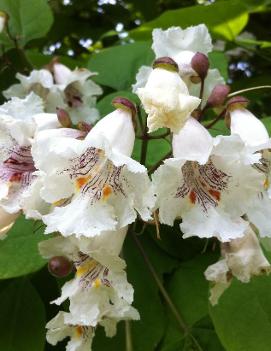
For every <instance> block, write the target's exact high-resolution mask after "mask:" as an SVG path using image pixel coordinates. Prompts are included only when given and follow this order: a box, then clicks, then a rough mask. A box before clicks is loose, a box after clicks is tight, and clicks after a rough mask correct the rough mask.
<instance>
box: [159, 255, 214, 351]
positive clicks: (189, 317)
mask: <svg viewBox="0 0 271 351" xmlns="http://www.w3.org/2000/svg"><path fill="white" fill-rule="evenodd" d="M215 260H216V255H214V254H212V253H211V254H209V255H207V254H206V253H205V254H203V255H200V256H197V257H196V258H194V259H193V260H190V261H187V262H184V263H181V264H180V266H179V268H178V269H177V270H176V271H175V272H174V274H173V276H172V277H171V278H170V279H169V282H168V284H167V286H166V289H167V291H168V293H169V295H170V297H171V299H172V302H173V303H174V305H175V306H176V308H177V310H178V311H179V313H180V315H181V316H182V319H183V320H184V322H185V324H186V325H187V326H188V327H192V326H194V325H195V324H196V323H197V322H199V321H200V320H201V319H202V318H204V317H205V316H206V315H208V283H207V281H206V279H205V277H204V274H203V273H204V271H205V269H206V268H207V267H208V266H209V265H210V264H212V263H213V262H214V261H215ZM167 314H168V320H169V323H168V325H167V330H166V334H165V337H164V340H163V344H162V349H161V351H175V350H179V349H180V350H182V345H183V343H184V334H183V333H182V332H181V331H180V328H179V326H178V325H177V323H176V321H175V320H174V319H173V318H172V316H171V315H170V313H169V311H167ZM195 328H196V326H195ZM192 332H193V331H192ZM196 332H198V331H196ZM193 335H194V332H193ZM195 337H196V336H195ZM196 339H197V338H196ZM190 343H191V338H190V337H188V339H187V340H185V347H186V349H185V350H188V345H190ZM192 345H193V343H192ZM189 350H190V349H189ZM191 350H194V349H192V348H191ZM195 350H196V349H195ZM204 350H205V349H204ZM206 350H207V349H206ZM208 350H209V349H208Z"/></svg>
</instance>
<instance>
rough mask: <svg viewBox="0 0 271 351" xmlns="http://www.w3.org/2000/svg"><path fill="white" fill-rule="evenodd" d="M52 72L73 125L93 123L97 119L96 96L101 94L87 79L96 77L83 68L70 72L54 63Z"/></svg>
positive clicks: (98, 87) (99, 89)
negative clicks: (83, 122)
mask: <svg viewBox="0 0 271 351" xmlns="http://www.w3.org/2000/svg"><path fill="white" fill-rule="evenodd" d="M53 72H54V77H55V81H56V84H57V86H58V88H59V89H60V91H61V92H62V95H63V101H64V103H65V105H62V106H58V107H61V108H65V109H66V110H67V112H68V113H69V115H70V117H71V119H72V121H73V123H74V124H77V123H78V122H80V121H85V122H88V123H93V122H95V121H96V120H97V119H98V118H99V112H98V110H97V109H96V108H95V105H96V96H98V95H101V94H102V92H103V91H102V89H101V87H100V86H99V85H97V84H96V83H94V82H93V81H92V80H90V79H89V78H90V77H92V76H94V75H96V73H94V72H90V71H89V70H87V69H84V68H79V69H78V68H77V69H75V70H73V71H71V70H70V69H69V68H68V67H66V66H64V65H62V64H59V63H55V64H54V66H53Z"/></svg>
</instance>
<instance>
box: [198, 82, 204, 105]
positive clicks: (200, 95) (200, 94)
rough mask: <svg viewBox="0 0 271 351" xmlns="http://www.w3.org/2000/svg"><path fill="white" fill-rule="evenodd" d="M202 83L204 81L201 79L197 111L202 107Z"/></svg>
mask: <svg viewBox="0 0 271 351" xmlns="http://www.w3.org/2000/svg"><path fill="white" fill-rule="evenodd" d="M204 82H205V79H201V82H200V92H199V98H200V99H201V101H200V104H199V107H198V109H199V110H201V105H202V97H203V93H204Z"/></svg>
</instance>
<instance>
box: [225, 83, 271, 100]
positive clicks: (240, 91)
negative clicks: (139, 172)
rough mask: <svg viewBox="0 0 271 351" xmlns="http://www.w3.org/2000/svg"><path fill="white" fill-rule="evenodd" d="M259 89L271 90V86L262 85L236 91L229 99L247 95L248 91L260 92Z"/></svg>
mask: <svg viewBox="0 0 271 351" xmlns="http://www.w3.org/2000/svg"><path fill="white" fill-rule="evenodd" d="M259 89H271V85H260V86H258V87H252V88H247V89H242V90H238V91H235V92H233V93H231V94H229V95H228V97H233V96H236V95H239V94H243V93H246V92H248V91H253V90H259Z"/></svg>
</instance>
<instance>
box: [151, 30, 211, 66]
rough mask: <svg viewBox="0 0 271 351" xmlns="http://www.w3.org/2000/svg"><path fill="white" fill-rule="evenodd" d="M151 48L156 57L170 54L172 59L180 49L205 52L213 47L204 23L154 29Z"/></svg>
mask: <svg viewBox="0 0 271 351" xmlns="http://www.w3.org/2000/svg"><path fill="white" fill-rule="evenodd" d="M152 36H153V45H152V49H153V51H154V52H155V55H156V57H162V56H170V57H172V58H173V59H174V57H175V55H177V54H178V53H179V52H180V51H184V50H187V51H193V52H195V53H196V52H197V51H198V52H202V53H203V54H207V53H208V52H210V51H211V50H212V48H213V46H212V40H211V36H210V34H209V32H208V29H207V27H206V26H205V25H204V24H200V25H197V26H191V27H188V28H186V29H184V30H183V29H181V28H180V27H171V28H169V29H167V30H164V31H163V30H161V29H154V30H153V32H152Z"/></svg>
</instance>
